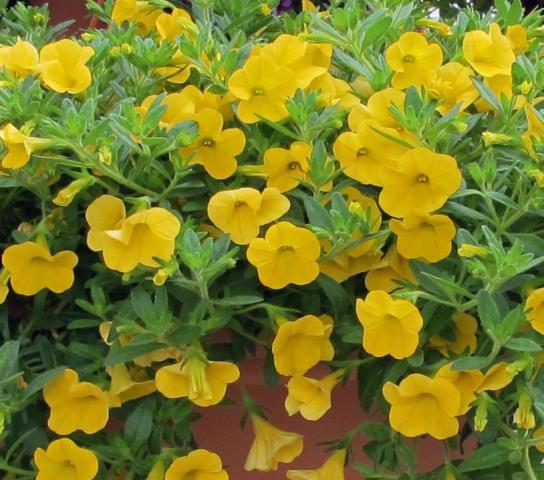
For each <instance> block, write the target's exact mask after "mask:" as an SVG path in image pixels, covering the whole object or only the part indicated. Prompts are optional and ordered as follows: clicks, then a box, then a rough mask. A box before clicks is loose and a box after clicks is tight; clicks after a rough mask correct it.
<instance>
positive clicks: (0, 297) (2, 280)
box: [0, 269, 9, 305]
mask: <svg viewBox="0 0 544 480" xmlns="http://www.w3.org/2000/svg"><path fill="white" fill-rule="evenodd" d="M8 282H9V272H8V271H7V270H5V269H4V270H2V271H0V305H2V304H3V303H4V302H5V301H6V298H7V297H8V293H9V288H8Z"/></svg>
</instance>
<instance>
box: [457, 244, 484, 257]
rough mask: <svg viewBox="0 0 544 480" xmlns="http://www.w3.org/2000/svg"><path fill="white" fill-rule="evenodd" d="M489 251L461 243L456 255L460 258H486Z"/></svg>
mask: <svg viewBox="0 0 544 480" xmlns="http://www.w3.org/2000/svg"><path fill="white" fill-rule="evenodd" d="M489 253H490V252H489V250H488V249H487V248H486V247H481V246H478V245H471V244H469V243H463V244H462V245H461V246H460V247H459V248H458V249H457V254H458V255H459V256H460V257H468V258H470V257H487V256H488V255H489Z"/></svg>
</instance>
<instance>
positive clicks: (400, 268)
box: [365, 245, 417, 292]
mask: <svg viewBox="0 0 544 480" xmlns="http://www.w3.org/2000/svg"><path fill="white" fill-rule="evenodd" d="M403 280H407V281H409V282H410V283H412V284H417V282H416V277H415V276H414V273H413V272H412V269H411V268H410V264H409V263H408V260H407V259H405V258H404V257H403V256H402V255H400V254H399V252H398V250H397V247H396V246H395V245H392V246H391V247H389V250H387V253H386V254H385V255H384V256H383V258H382V259H381V260H380V261H379V262H378V263H377V264H376V265H375V266H374V267H373V268H372V270H371V271H370V272H368V273H367V274H366V276H365V287H366V288H367V289H368V290H369V291H374V290H383V291H385V292H392V291H393V290H396V289H397V288H399V287H400V285H399V283H398V282H399V281H403Z"/></svg>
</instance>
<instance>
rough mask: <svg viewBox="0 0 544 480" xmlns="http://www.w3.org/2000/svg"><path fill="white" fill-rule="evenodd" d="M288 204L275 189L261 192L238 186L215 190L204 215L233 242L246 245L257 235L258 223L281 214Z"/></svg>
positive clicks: (285, 198) (261, 223) (270, 219)
mask: <svg viewBox="0 0 544 480" xmlns="http://www.w3.org/2000/svg"><path fill="white" fill-rule="evenodd" d="M290 206H291V204H290V202H289V200H288V199H287V197H286V196H285V195H282V194H281V193H280V192H279V191H278V190H277V189H276V188H265V189H264V190H263V191H262V192H259V191H258V190H255V189H254V188H239V189H238V190H225V191H223V192H218V193H216V194H215V195H214V196H213V197H212V198H211V199H210V201H209V203H208V216H209V217H210V220H211V221H212V222H213V223H214V225H215V226H216V227H217V228H219V229H221V230H222V231H223V232H225V233H228V234H229V235H230V237H231V239H232V241H233V242H235V243H238V244H240V245H247V244H248V243H250V242H251V241H252V240H253V239H254V238H256V237H257V235H259V228H260V227H261V226H262V225H266V224H267V223H270V222H273V221H274V220H277V219H278V218H280V217H282V216H283V215H284V214H285V213H286V212H287V211H288V210H289V207H290Z"/></svg>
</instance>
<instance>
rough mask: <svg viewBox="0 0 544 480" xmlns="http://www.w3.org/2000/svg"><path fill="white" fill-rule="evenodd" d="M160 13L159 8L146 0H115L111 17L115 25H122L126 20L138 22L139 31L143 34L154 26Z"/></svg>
mask: <svg viewBox="0 0 544 480" xmlns="http://www.w3.org/2000/svg"><path fill="white" fill-rule="evenodd" d="M161 13H162V10H161V9H159V8H156V7H154V6H153V5H151V4H150V3H149V2H147V1H140V0H116V1H115V5H114V7H113V11H112V13H111V19H112V20H113V21H114V23H116V24H117V25H122V24H123V22H126V21H129V22H135V23H138V24H139V27H140V28H139V33H140V34H144V33H146V32H148V31H150V30H152V29H153V28H154V27H155V22H156V20H157V18H158V17H159V16H160V15H161Z"/></svg>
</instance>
